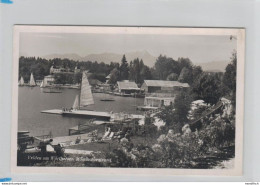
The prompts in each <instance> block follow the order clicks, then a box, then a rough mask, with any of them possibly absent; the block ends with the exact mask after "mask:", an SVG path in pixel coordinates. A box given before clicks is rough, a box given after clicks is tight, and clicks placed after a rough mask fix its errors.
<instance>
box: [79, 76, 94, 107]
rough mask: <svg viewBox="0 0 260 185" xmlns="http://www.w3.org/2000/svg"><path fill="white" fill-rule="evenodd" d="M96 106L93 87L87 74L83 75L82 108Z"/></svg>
mask: <svg viewBox="0 0 260 185" xmlns="http://www.w3.org/2000/svg"><path fill="white" fill-rule="evenodd" d="M92 104H94V99H93V95H92V92H91V86H90V85H89V82H88V78H87V75H86V72H83V74H82V81H81V90H80V107H85V106H87V105H92Z"/></svg>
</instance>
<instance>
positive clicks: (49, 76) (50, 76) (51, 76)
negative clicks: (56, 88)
mask: <svg viewBox="0 0 260 185" xmlns="http://www.w3.org/2000/svg"><path fill="white" fill-rule="evenodd" d="M44 78H54V76H53V75H47V76H45V77H44Z"/></svg>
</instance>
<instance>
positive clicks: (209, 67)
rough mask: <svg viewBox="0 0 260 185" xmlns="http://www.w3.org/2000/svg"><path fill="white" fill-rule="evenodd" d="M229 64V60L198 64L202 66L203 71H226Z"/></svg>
mask: <svg viewBox="0 0 260 185" xmlns="http://www.w3.org/2000/svg"><path fill="white" fill-rule="evenodd" d="M228 64H229V61H213V62H207V63H199V64H196V65H199V66H201V67H202V69H203V71H208V72H225V69H226V67H227V65H228Z"/></svg>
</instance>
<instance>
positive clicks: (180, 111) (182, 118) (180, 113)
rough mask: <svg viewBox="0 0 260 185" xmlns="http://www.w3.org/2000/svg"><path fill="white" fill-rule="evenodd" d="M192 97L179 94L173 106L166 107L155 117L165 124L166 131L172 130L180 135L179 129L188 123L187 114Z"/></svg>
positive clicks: (187, 93)
mask: <svg viewBox="0 0 260 185" xmlns="http://www.w3.org/2000/svg"><path fill="white" fill-rule="evenodd" d="M192 100H193V99H192V97H191V95H190V93H189V92H185V91H183V92H181V93H179V94H178V95H177V96H176V97H175V100H174V104H173V105H169V106H166V107H164V108H163V109H162V111H161V112H160V113H158V114H157V116H158V117H159V118H160V119H161V120H163V121H164V122H165V126H166V129H165V130H166V131H167V130H168V129H173V130H174V132H175V133H180V132H181V128H182V127H183V126H184V124H185V123H186V122H187V121H188V118H187V116H188V112H189V110H190V104H191V102H192Z"/></svg>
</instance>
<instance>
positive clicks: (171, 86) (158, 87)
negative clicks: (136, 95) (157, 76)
mask: <svg viewBox="0 0 260 185" xmlns="http://www.w3.org/2000/svg"><path fill="white" fill-rule="evenodd" d="M188 87H190V86H189V84H188V83H181V82H178V81H166V80H144V83H143V85H142V86H141V89H143V90H144V91H145V93H156V92H159V93H160V92H177V91H180V90H182V89H183V88H188Z"/></svg>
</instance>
